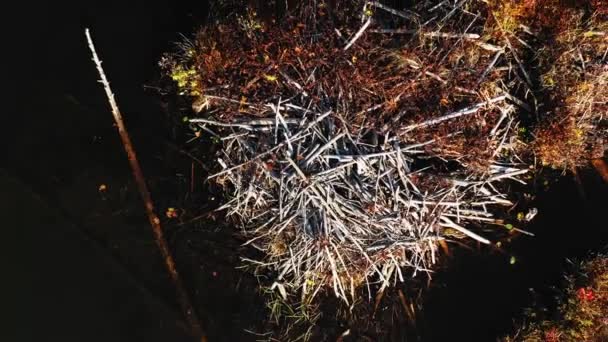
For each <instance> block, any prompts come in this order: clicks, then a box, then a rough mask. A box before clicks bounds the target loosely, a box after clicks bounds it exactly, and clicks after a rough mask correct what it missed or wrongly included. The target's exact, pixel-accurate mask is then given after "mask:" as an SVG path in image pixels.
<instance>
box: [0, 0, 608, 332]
mask: <svg viewBox="0 0 608 342" xmlns="http://www.w3.org/2000/svg"><path fill="white" fill-rule="evenodd" d="M21 5H22V7H23V8H21V9H20V10H18V12H19V13H23V14H24V15H23V18H24V19H23V20H22V21H21V22H20V23H19V24H17V25H16V26H14V27H13V30H12V34H11V36H12V38H13V39H14V40H15V42H14V43H13V42H11V43H10V44H9V43H6V45H7V46H10V47H11V49H10V50H9V52H8V53H7V54H8V55H10V56H11V57H13V58H14V59H15V62H14V63H11V64H9V65H10V66H11V67H10V68H8V69H9V70H7V72H8V73H9V74H14V79H15V81H14V83H11V85H10V87H11V88H12V91H13V92H14V94H13V93H11V96H10V97H11V99H12V100H15V101H14V103H15V109H14V110H12V111H8V113H9V115H6V116H4V117H3V119H4V120H6V119H8V120H7V121H8V122H7V123H6V124H5V125H4V127H5V128H9V129H8V130H7V132H6V134H4V135H3V136H2V139H3V140H6V142H4V143H3V146H5V147H8V148H7V149H6V151H5V152H4V156H3V158H2V160H1V161H0V163H1V164H0V166H1V167H3V168H6V169H8V170H9V171H10V172H11V173H13V174H15V175H18V176H19V177H20V178H21V180H22V181H24V182H26V183H28V184H31V185H32V186H33V187H34V189H36V190H37V191H38V192H39V193H41V194H43V195H44V197H45V198H46V199H47V200H48V201H49V202H52V203H53V204H54V205H56V206H57V207H59V208H60V209H61V210H63V212H64V213H65V214H66V215H67V216H69V217H71V218H72V219H73V220H74V221H76V222H77V223H82V224H84V225H85V226H87V227H88V228H87V229H86V233H87V234H89V235H92V236H93V238H95V239H96V240H97V241H98V242H99V243H100V244H102V245H103V246H104V247H105V248H107V249H108V251H109V252H110V253H111V254H112V255H114V256H115V257H116V258H117V259H119V260H120V261H121V263H122V264H124V265H125V266H126V267H127V268H128V269H129V270H130V271H131V272H132V273H133V274H134V275H135V277H136V278H138V279H140V280H141V282H142V283H143V284H144V285H145V286H147V287H148V288H150V289H151V290H152V292H154V293H155V294H156V295H158V296H159V297H161V298H162V299H163V300H165V301H166V302H167V303H169V304H170V305H172V304H173V303H172V291H171V288H170V286H169V285H168V284H167V281H166V279H164V278H163V276H161V275H160V274H162V267H161V265H160V262H159V261H158V260H157V259H156V257H157V256H156V254H155V252H154V245H153V242H152V240H151V239H150V238H149V236H148V237H146V234H145V233H142V231H146V229H148V228H147V227H146V223H145V217H144V216H143V214H142V210H141V208H140V207H139V205H140V203H138V200H137V194H136V193H135V192H134V191H133V188H132V187H131V185H130V170H129V168H128V164H127V162H126V158H125V156H124V153H123V152H122V147H121V146H120V144H119V140H118V137H117V135H116V131H115V129H114V128H113V126H112V119H111V116H110V113H109V111H108V108H107V104H106V101H105V95H104V93H103V90H102V88H101V87H100V86H99V84H98V83H96V82H95V81H96V80H97V78H98V76H97V74H96V71H95V69H94V67H93V65H92V63H91V61H90V56H89V51H88V49H87V47H86V45H85V37H84V28H85V27H89V28H90V29H91V32H92V35H93V38H94V40H95V42H96V46H97V49H98V52H99V54H100V57H101V59H102V60H103V61H104V64H103V65H104V68H105V70H106V73H107V74H108V77H109V78H110V81H111V84H112V87H113V90H114V92H115V93H116V95H117V99H118V101H119V105H120V107H121V109H122V111H123V113H124V115H125V117H126V121H127V126H128V127H129V129H130V133H131V134H132V138H133V140H134V143H135V147H136V148H137V150H138V152H139V155H140V159H141V162H142V165H143V168H144V172H145V173H146V175H147V176H148V177H149V178H150V179H152V180H154V184H152V187H153V189H154V190H155V191H156V192H155V193H154V194H155V197H156V200H157V206H159V207H161V208H163V207H166V206H168V205H172V204H175V198H176V197H179V196H180V193H181V192H183V190H184V187H181V188H180V186H172V185H170V186H163V184H165V183H163V182H164V180H166V179H174V178H175V177H180V176H179V175H178V176H176V174H179V173H180V172H181V173H183V169H181V166H183V165H189V164H188V163H184V160H180V159H172V158H174V157H172V156H171V153H170V152H168V151H170V149H168V148H167V144H166V142H167V141H171V140H172V139H174V136H173V134H172V132H171V130H169V129H168V123H169V118H168V117H167V115H166V114H165V113H164V112H163V111H162V110H161V103H160V101H159V96H158V94H157V93H156V92H155V91H153V90H150V89H145V88H144V87H143V85H144V84H148V85H154V84H155V82H156V80H157V79H158V72H159V70H158V68H157V61H158V60H159V58H160V55H161V54H162V53H163V52H165V51H169V50H170V49H172V45H171V42H172V41H176V40H179V39H180V38H179V35H178V33H183V34H186V35H188V34H189V33H190V32H192V31H193V30H194V29H195V27H196V26H197V25H198V24H199V23H202V22H204V20H205V18H206V12H207V6H206V2H205V1H200V2H197V5H191V4H190V3H179V2H165V3H163V2H158V3H152V2H137V3H126V2H115V3H111V2H91V3H86V4H85V3H81V4H76V5H68V4H61V3H50V2H49V3H46V4H30V3H23V4H21ZM9 108H10V107H9ZM11 109H12V108H11ZM201 172H202V171H201ZM581 179H582V185H577V184H576V183H575V182H574V180H573V178H572V177H571V176H566V177H564V178H563V179H562V180H561V181H560V182H558V183H556V184H553V185H551V186H550V187H549V190H547V191H546V192H545V191H541V193H540V195H539V197H538V198H537V200H536V202H535V204H536V206H537V207H538V208H539V211H540V213H539V214H538V216H537V218H536V219H535V222H534V224H533V225H532V226H531V227H528V228H529V229H530V230H532V231H533V232H534V233H535V234H536V237H534V238H530V237H522V238H519V239H517V240H515V241H514V242H513V243H512V244H511V245H508V246H506V247H505V249H504V250H503V251H481V252H479V251H460V252H458V257H457V258H455V259H454V260H453V261H451V264H450V268H449V270H446V271H442V272H439V274H437V276H436V277H435V278H434V281H433V282H432V285H433V287H432V289H431V291H430V292H429V295H428V299H427V300H426V305H425V308H424V310H422V316H421V319H420V321H419V322H418V325H419V328H420V329H421V333H422V336H423V338H422V340H424V341H447V340H450V341H461V340H462V341H493V340H495V338H496V336H499V335H501V334H504V333H508V332H509V331H510V329H511V328H512V323H513V319H518V318H521V316H520V314H521V312H522V310H523V309H524V308H525V307H526V306H528V305H532V304H533V303H535V302H540V303H541V304H544V305H546V306H548V307H549V308H551V306H552V305H554V302H553V301H552V296H553V294H554V293H553V292H552V291H551V290H550V289H551V287H552V286H556V285H559V283H560V280H561V275H562V272H563V270H564V269H565V267H566V265H567V262H566V259H567V258H578V257H583V256H585V255H586V254H587V253H588V251H590V250H591V251H598V250H600V249H602V248H605V247H606V244H607V243H608V240H607V236H608V233H607V232H606V230H607V228H608V227H607V225H606V221H605V214H604V213H603V211H604V210H605V208H606V204H607V201H606V195H608V187H607V186H606V184H604V183H602V181H601V180H600V179H599V177H598V176H597V175H596V174H595V173H593V172H586V173H583V174H581ZM100 183H104V184H108V185H109V186H110V187H111V188H112V189H114V188H120V189H122V190H120V191H119V190H117V191H116V193H112V194H114V195H115V196H116V198H118V199H120V200H119V201H118V200H117V201H115V202H112V203H119V205H114V206H112V205H109V204H108V201H105V202H104V201H101V200H100V199H99V194H98V193H97V191H96V187H97V185H98V184H100ZM166 183H167V184H173V183H171V181H167V182H166ZM581 187H582V189H584V197H583V196H582V194H581V191H580V189H581ZM114 195H112V196H114ZM201 202H204V199H201ZM120 203H122V204H120ZM121 206H124V207H121ZM201 206H202V207H204V206H205V204H204V203H203V204H202V205H201ZM95 213H97V214H98V215H97V216H95ZM99 213H105V214H103V215H99ZM85 214H86V215H85ZM99 216H103V217H102V218H99ZM117 227H119V229H116V228H117ZM214 231H215V229H214V227H211V228H209V227H207V229H206V230H204V231H203V230H201V231H198V232H196V233H190V234H184V233H183V232H181V231H180V230H178V229H175V230H172V231H171V232H170V233H171V234H170V238H171V243H172V246H173V247H175V248H176V250H177V251H178V252H177V254H178V255H177V258H178V264H179V265H180V269H181V270H182V272H183V273H184V275H185V278H186V279H185V280H186V282H187V283H188V287H189V289H190V290H191V291H192V293H193V294H194V297H195V302H196V303H197V304H198V305H199V306H200V307H201V308H204V309H202V310H201V311H202V312H201V316H203V320H204V321H205V322H206V324H207V326H208V329H209V331H210V337H212V338H211V340H212V341H213V340H225V341H230V340H243V339H252V337H251V336H250V335H247V334H245V333H243V332H242V330H243V329H245V328H256V327H259V326H257V325H256V323H255V322H256V321H261V320H262V319H263V314H264V311H263V307H262V305H261V304H260V303H259V302H258V301H256V299H255V296H254V295H252V294H251V293H250V286H251V282H252V279H251V278H250V277H249V278H248V277H247V276H243V275H241V273H239V272H238V271H237V272H235V271H234V269H233V267H234V265H236V264H237V261H238V260H237V255H236V252H237V248H236V247H235V246H234V242H231V243H228V242H226V241H228V240H230V239H229V237H228V236H226V235H225V234H226V233H221V232H220V233H214ZM142 236H143V237H142ZM32 238H35V237H32ZM480 254H481V255H480ZM512 255H514V256H515V257H516V258H517V263H516V264H515V265H510V264H509V259H510V257H511V256H512ZM248 291H249V292H248Z"/></svg>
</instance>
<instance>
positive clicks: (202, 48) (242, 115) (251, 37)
mask: <svg viewBox="0 0 608 342" xmlns="http://www.w3.org/2000/svg"><path fill="white" fill-rule="evenodd" d="M417 3H418V2H417ZM499 10H504V8H503V7H501V6H496V5H495V4H494V5H493V2H492V1H477V0H464V1H458V2H453V1H437V2H433V1H423V2H419V3H418V4H417V5H416V6H415V7H414V8H412V9H410V10H407V11H404V10H398V9H395V8H392V7H388V6H387V5H384V4H382V3H380V2H376V1H362V0H361V1H332V2H331V3H330V2H325V1H312V0H311V1H303V2H302V3H301V4H300V5H299V6H297V7H296V8H295V9H292V11H291V12H289V13H290V15H287V16H286V18H284V20H282V21H281V23H280V24H279V23H277V22H274V21H266V22H264V21H262V20H260V19H259V18H258V16H257V14H256V13H255V12H253V11H251V10H246V11H244V12H243V13H241V15H239V16H238V19H237V20H236V22H237V23H238V25H236V24H235V23H232V24H230V25H224V24H218V25H215V26H209V27H206V28H204V29H202V30H201V31H200V32H199V33H198V35H197V36H196V39H194V40H193V41H186V42H184V43H183V44H182V50H183V51H182V53H181V54H180V55H179V57H177V58H175V57H173V58H167V59H165V60H164V61H163V62H162V64H163V65H164V66H165V67H166V68H167V69H168V70H169V71H168V72H169V74H170V75H171V77H172V78H173V79H174V80H175V81H176V82H177V83H178V86H179V88H180V91H181V93H183V94H186V95H190V96H192V97H193V98H194V101H193V102H194V104H193V109H194V110H195V111H196V112H199V113H200V114H199V117H197V118H192V119H190V122H191V123H193V124H196V125H198V126H200V127H201V128H202V129H203V130H205V131H207V132H209V133H210V134H213V135H215V136H216V137H217V138H218V139H219V140H220V141H221V143H222V149H221V151H220V153H219V156H218V158H217V161H218V165H219V166H221V170H219V171H218V172H217V173H215V174H213V175H211V176H210V177H209V178H210V179H213V180H214V181H216V182H217V183H219V184H222V185H223V186H224V187H225V189H226V195H227V201H226V203H225V204H224V206H223V207H222V208H221V209H222V210H226V212H227V214H228V216H229V217H230V218H232V219H233V220H234V221H235V222H238V223H239V225H240V226H241V227H242V232H243V234H244V235H245V236H247V237H249V239H250V240H249V242H248V244H250V245H252V246H255V247H256V248H258V249H260V250H262V251H264V252H265V255H266V258H265V259H264V260H261V261H252V260H249V262H253V263H255V264H257V265H259V266H261V267H264V268H268V269H271V270H273V271H275V272H276V282H275V283H274V285H273V287H275V288H278V290H279V291H280V293H281V294H282V295H283V296H287V293H288V292H290V293H299V294H300V295H301V296H302V298H312V297H314V295H315V294H316V293H318V292H319V291H320V290H322V289H324V288H330V289H333V291H334V292H335V295H336V296H338V297H340V298H342V299H343V300H345V301H347V302H348V301H349V300H350V299H352V298H353V297H354V296H355V289H357V288H358V287H359V286H361V285H363V284H366V285H367V286H368V288H369V286H370V283H374V282H377V283H379V284H381V286H387V285H389V284H391V283H392V282H397V281H405V280H406V278H407V276H408V274H409V273H410V272H407V274H406V271H408V270H409V271H413V274H416V273H417V272H429V271H430V270H432V267H433V264H434V263H435V262H436V259H437V254H438V246H440V245H441V244H442V243H444V242H445V241H451V240H464V239H468V240H469V241H478V242H481V243H485V244H488V243H490V240H489V237H487V236H485V235H489V234H492V235H493V234H494V233H487V232H484V231H482V230H481V229H482V228H483V227H484V226H486V227H487V226H491V225H492V224H500V222H501V221H500V220H498V219H497V217H496V216H495V215H496V214H497V213H498V214H499V215H500V212H501V211H500V207H501V206H510V205H512V203H511V202H510V201H509V196H508V194H507V193H506V190H505V186H504V182H505V181H507V182H508V181H519V182H523V181H522V180H521V179H519V177H520V176H521V175H523V174H524V173H526V172H527V170H528V166H527V164H526V163H524V162H523V161H522V158H520V155H521V154H522V153H523V151H524V150H525V149H526V145H525V144H524V143H523V142H522V141H521V139H520V133H521V130H522V129H524V127H522V126H521V124H520V119H519V118H520V117H521V116H520V115H517V114H518V113H519V112H520V111H521V110H522V109H521V108H524V109H525V110H528V111H533V110H534V109H531V107H530V105H528V104H526V102H527V99H526V98H517V97H516V94H519V95H521V94H524V93H525V90H526V87H530V85H531V83H532V82H531V81H530V79H531V77H532V76H530V73H529V72H528V71H527V67H526V66H525V65H523V64H522V61H521V57H520V54H519V52H518V49H519V47H520V45H521V44H525V43H523V41H522V43H521V44H520V43H519V41H520V40H521V39H516V38H517V36H516V35H515V34H514V33H513V32H512V31H511V30H514V29H515V26H513V24H512V23H507V22H504V21H503V20H502V19H503V17H501V20H497V19H496V18H495V16H494V14H495V13H496V12H497V11H499ZM603 72H605V70H604V71H603ZM598 82H599V81H598ZM601 82H604V81H601ZM601 82H600V83H601ZM601 84H605V82H604V83H601ZM519 95H517V96H519ZM590 101H595V100H590ZM497 227H498V226H497Z"/></svg>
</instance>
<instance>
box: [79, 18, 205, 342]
mask: <svg viewBox="0 0 608 342" xmlns="http://www.w3.org/2000/svg"><path fill="white" fill-rule="evenodd" d="M85 34H86V37H87V41H88V45H89V49H90V50H91V54H92V55H93V61H94V62H95V66H96V67H97V71H98V72H99V76H100V77H101V83H102V84H103V88H104V90H105V92H106V96H107V97H108V102H109V104H110V108H111V109H112V115H113V117H114V121H115V122H116V125H117V127H118V134H119V135H120V138H121V140H122V144H123V146H124V148H125V151H126V152H127V157H128V159H129V164H130V165H131V169H132V171H133V177H134V178H135V183H136V184H137V188H138V189H139V193H140V195H141V197H142V199H143V201H144V206H145V208H146V213H147V215H148V220H149V221H150V225H151V226H152V232H153V233H154V239H155V241H156V244H157V246H158V249H159V250H160V254H161V256H162V257H163V261H164V262H165V267H166V268H167V271H168V272H169V276H170V277H171V281H172V282H173V286H174V287H175V290H176V294H177V301H178V303H179V305H180V307H181V309H182V313H183V314H184V317H185V318H186V321H187V322H188V324H189V325H190V328H191V330H192V334H193V335H195V336H196V337H197V338H200V341H207V338H206V336H205V334H204V333H203V330H202V328H201V325H200V322H199V320H198V317H197V315H196V312H195V310H194V308H193V306H192V304H191V302H190V299H189V296H188V294H187V293H186V290H185V289H184V286H183V285H182V282H181V279H180V277H179V274H178V273H177V268H176V267H175V261H174V260H173V256H172V255H171V252H170V251H169V245H168V244H167V240H166V239H165V237H164V234H163V230H162V227H161V225H160V219H159V218H158V216H157V215H156V213H155V212H154V204H153V201H152V196H151V195H150V191H149V190H148V186H147V185H146V181H145V179H144V175H143V172H142V170H141V167H140V165H139V162H138V161H137V155H136V154H135V149H134V148H133V144H132V143H131V139H130V137H129V134H128V132H127V129H126V127H125V124H124V122H123V119H122V114H121V113H120V110H119V109H118V105H117V104H116V100H115V99H114V94H113V93H112V89H111V88H110V82H108V79H107V78H106V75H105V73H104V71H103V68H102V67H101V60H99V57H98V56H97V52H96V51H95V46H94V45H93V39H92V38H91V34H90V32H89V29H86V30H85Z"/></svg>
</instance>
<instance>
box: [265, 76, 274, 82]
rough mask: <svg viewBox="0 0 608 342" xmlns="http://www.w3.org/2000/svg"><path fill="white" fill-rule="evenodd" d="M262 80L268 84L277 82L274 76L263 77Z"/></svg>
mask: <svg viewBox="0 0 608 342" xmlns="http://www.w3.org/2000/svg"><path fill="white" fill-rule="evenodd" d="M264 78H265V79H266V80H267V81H269V82H275V81H276V80H277V77H276V76H274V75H264Z"/></svg>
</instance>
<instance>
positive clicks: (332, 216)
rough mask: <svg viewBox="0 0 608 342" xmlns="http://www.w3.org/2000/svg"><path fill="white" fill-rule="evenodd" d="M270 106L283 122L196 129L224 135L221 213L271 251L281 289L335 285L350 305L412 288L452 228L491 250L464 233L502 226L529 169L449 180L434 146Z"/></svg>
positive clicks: (508, 125)
mask: <svg viewBox="0 0 608 342" xmlns="http://www.w3.org/2000/svg"><path fill="white" fill-rule="evenodd" d="M491 102H492V101H488V103H491ZM483 105H489V104H480V105H479V106H478V107H481V106H483ZM268 106H269V107H271V108H272V109H273V110H274V112H275V116H274V117H268V118H262V119H252V120H247V121H238V122H232V123H221V122H217V121H213V120H210V119H191V120H190V121H191V122H194V123H197V124H200V125H203V126H204V127H205V128H207V129H210V128H211V129H213V128H218V129H220V130H218V133H217V134H219V135H220V136H221V140H222V142H223V148H222V152H221V156H220V157H219V158H218V160H217V161H218V163H219V164H220V165H221V166H222V168H223V169H222V170H221V171H220V172H218V173H215V174H214V175H212V176H210V178H212V179H216V180H217V181H218V182H219V183H221V184H225V185H227V189H230V192H229V193H228V194H227V195H228V198H229V200H228V201H227V202H226V203H225V204H224V205H223V206H222V207H221V208H220V210H226V211H227V213H228V216H231V217H235V218H238V220H239V221H240V222H241V223H242V227H243V229H244V232H245V233H246V234H247V235H250V236H252V238H251V240H250V241H249V242H248V244H251V245H253V246H256V247H257V248H259V249H260V250H262V251H264V252H266V253H267V255H268V259H267V260H265V261H263V262H259V263H260V265H263V266H266V267H268V266H271V267H272V268H273V269H275V270H276V271H277V272H278V276H277V280H276V281H277V282H276V284H275V286H277V287H280V288H282V289H281V292H287V291H286V290H285V288H293V289H296V290H301V291H302V295H304V296H306V295H308V294H312V295H313V296H314V294H316V293H317V292H318V291H319V290H320V289H321V288H323V286H325V285H329V286H331V287H332V288H333V291H334V292H335V294H336V296H338V297H340V298H342V299H344V300H346V301H348V299H349V298H351V299H352V298H354V296H355V293H354V292H355V289H356V288H357V287H358V286H359V285H361V283H362V282H364V281H365V282H367V284H368V285H369V280H370V279H375V280H379V281H380V282H381V283H382V284H383V286H386V285H389V284H390V283H391V282H394V281H404V280H405V276H404V275H403V273H402V268H404V267H405V268H408V267H409V268H411V269H413V271H414V272H413V274H414V275H415V274H416V272H418V271H423V272H428V271H429V270H431V269H432V265H433V264H434V263H435V262H436V253H437V247H438V242H439V241H441V240H445V239H449V237H446V231H449V230H451V231H454V232H456V233H460V234H461V235H462V236H466V237H469V238H471V239H474V240H476V241H479V242H481V243H484V244H489V243H490V241H489V240H488V239H487V238H485V237H483V236H481V235H480V234H478V233H476V232H474V231H472V230H469V229H467V228H465V226H466V225H467V223H471V222H477V223H487V222H490V223H492V222H495V219H494V218H493V215H492V213H491V211H490V210H489V209H488V208H489V207H492V206H494V205H512V203H511V202H510V201H509V200H508V199H507V197H506V195H505V194H503V193H501V192H500V191H499V190H497V187H496V186H495V185H496V184H497V183H500V182H501V181H502V180H506V179H517V177H518V176H519V175H522V174H524V173H525V172H526V171H527V169H525V168H523V169H522V168H517V167H513V166H508V165H501V164H500V163H495V164H493V165H492V166H491V167H490V169H489V172H488V173H487V174H486V175H484V176H483V177H475V176H472V175H470V174H467V172H462V171H456V172H452V173H447V174H444V175H439V174H437V173H435V172H434V171H433V169H432V168H431V167H429V166H427V167H422V166H417V162H416V161H417V160H418V159H419V158H420V157H421V156H423V155H424V154H425V152H424V146H426V145H429V144H432V143H433V141H432V140H431V141H425V142H420V143H415V144H408V143H403V142H402V141H400V140H399V139H398V138H397V137H396V136H391V135H390V134H387V135H385V136H383V137H379V136H377V135H375V134H373V133H369V134H365V135H362V134H361V132H358V133H357V132H356V131H355V130H353V128H352V127H350V125H349V123H348V122H346V121H345V120H344V119H343V118H342V116H341V115H340V114H339V113H335V112H334V111H333V110H331V109H328V110H326V111H324V112H320V111H319V112H317V111H314V110H306V109H303V108H299V107H298V106H295V105H291V104H290V102H289V101H279V102H278V103H277V104H276V105H275V104H268ZM475 108H477V107H475ZM475 108H470V109H466V110H462V111H459V112H458V113H452V114H448V115H446V116H444V117H443V118H442V119H436V120H434V121H433V122H426V123H420V125H419V126H423V125H432V124H434V123H437V122H438V121H440V120H449V119H452V118H455V117H457V115H463V114H462V113H466V112H469V111H473V110H474V109H475ZM509 113H510V112H505V119H504V120H502V121H501V123H500V124H499V125H497V126H496V127H495V128H494V130H493V133H494V134H493V135H492V136H490V137H488V139H493V140H495V141H496V146H497V148H496V151H495V152H496V155H498V154H499V153H500V152H501V150H502V149H508V148H510V147H509V146H508V144H507V143H505V141H506V140H507V138H508V137H509V135H510V134H512V129H513V121H514V118H513V117H511V116H510V114H509ZM409 129H415V127H410V128H409ZM454 134H458V132H454ZM421 179H426V180H432V182H431V183H432V186H431V187H429V186H428V185H425V184H421V183H422V182H420V180H421ZM452 235H454V234H452Z"/></svg>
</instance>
